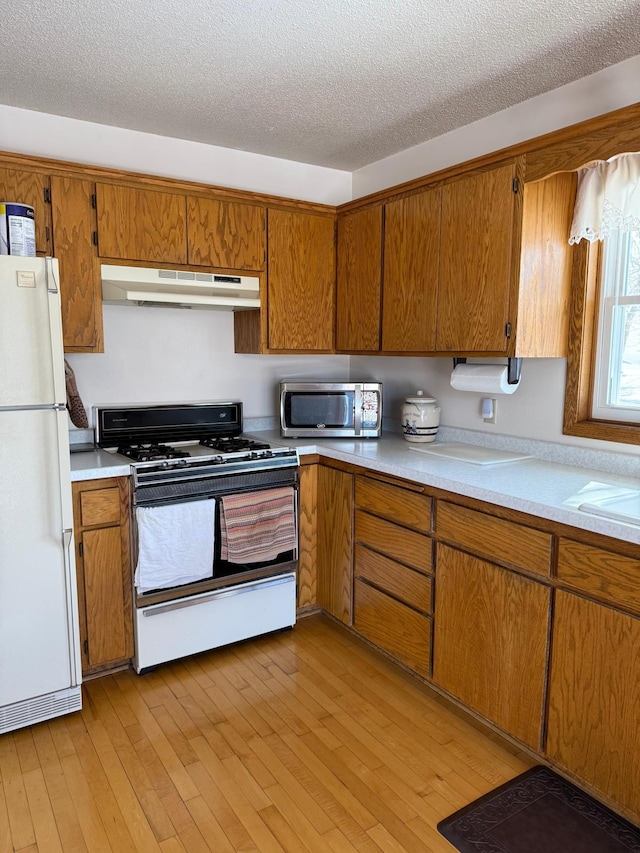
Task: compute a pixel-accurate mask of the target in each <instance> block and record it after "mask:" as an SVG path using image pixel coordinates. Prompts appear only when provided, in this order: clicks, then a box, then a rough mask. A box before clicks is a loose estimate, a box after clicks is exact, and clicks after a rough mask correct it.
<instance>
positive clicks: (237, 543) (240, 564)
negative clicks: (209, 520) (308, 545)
mask: <svg viewBox="0 0 640 853" xmlns="http://www.w3.org/2000/svg"><path fill="white" fill-rule="evenodd" d="M216 504H217V506H216V536H215V554H216V557H215V561H214V577H215V578H230V577H234V576H237V575H239V574H241V575H244V574H247V573H249V574H253V573H255V572H258V571H259V572H263V571H265V570H269V569H271V570H273V572H274V573H275V572H279V571H284V570H287V569H292V568H295V566H296V563H297V559H298V490H297V484H285V485H273V486H269V487H267V488H260V489H254V490H251V491H240V492H232V493H229V494H224V495H221V496H220V497H218V499H217V501H216Z"/></svg>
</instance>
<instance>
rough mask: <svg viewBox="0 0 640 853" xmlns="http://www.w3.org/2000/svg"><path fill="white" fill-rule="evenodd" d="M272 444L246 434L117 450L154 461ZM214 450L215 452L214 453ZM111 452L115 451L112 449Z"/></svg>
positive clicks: (266, 447)
mask: <svg viewBox="0 0 640 853" xmlns="http://www.w3.org/2000/svg"><path fill="white" fill-rule="evenodd" d="M271 449H272V448H271V445H269V444H268V443H267V442H265V441H259V440H258V439H254V438H245V437H244V436H238V435H235V436H212V437H210V438H203V439H202V440H201V441H200V442H199V443H197V444H196V443H190V444H186V445H185V444H178V445H173V444H153V443H152V444H130V445H121V446H120V447H118V449H117V450H116V451H115V452H116V453H119V454H120V455H121V456H126V457H127V459H131V460H133V461H134V462H153V461H155V460H161V459H184V458H186V457H191V456H207V457H208V456H214V455H217V454H220V453H223V454H225V455H226V454H229V453H246V452H247V451H257V450H260V451H269V450H271ZM212 451H214V453H212ZM110 452H114V451H113V450H111V451H110Z"/></svg>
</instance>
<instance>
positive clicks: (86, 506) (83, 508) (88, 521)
mask: <svg viewBox="0 0 640 853" xmlns="http://www.w3.org/2000/svg"><path fill="white" fill-rule="evenodd" d="M80 515H81V522H82V526H83V527H89V526H91V525H93V524H120V494H119V492H118V489H116V488H113V489H93V490H91V491H87V492H81V494H80Z"/></svg>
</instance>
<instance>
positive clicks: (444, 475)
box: [71, 430, 640, 545]
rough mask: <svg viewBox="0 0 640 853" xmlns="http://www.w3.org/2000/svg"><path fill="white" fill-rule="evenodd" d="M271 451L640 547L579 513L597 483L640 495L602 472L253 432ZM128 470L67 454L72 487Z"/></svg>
mask: <svg viewBox="0 0 640 853" xmlns="http://www.w3.org/2000/svg"><path fill="white" fill-rule="evenodd" d="M252 434H253V435H256V436H260V437H262V438H264V439H265V440H268V441H270V442H271V443H273V444H282V445H288V446H292V447H297V448H298V450H299V453H300V455H301V456H303V455H306V454H314V453H317V454H319V455H321V456H325V457H328V458H330V459H336V460H338V461H341V462H350V463H352V464H355V465H360V466H361V467H363V468H368V469H370V470H373V471H379V472H380V473H383V474H389V475H391V476H396V477H402V478H404V479H407V480H413V481H414V482H417V483H422V484H424V485H426V486H431V487H433V488H437V489H442V490H444V491H448V492H452V493H454V494H459V495H465V496H466V497H470V498H476V499H477V500H481V501H486V502H488V503H491V504H495V505H497V506H502V507H506V508H508V509H514V510H519V511H521V512H526V513H529V514H531V515H535V516H539V517H541V518H546V519H549V520H551V521H557V522H560V523H563V524H569V525H572V526H573V527H578V528H580V529H582V530H591V531H594V532H596V533H600V534H602V535H605V536H613V537H615V538H616V539H622V540H625V541H627V542H633V543H636V544H639V545H640V525H635V524H627V523H625V522H622V521H614V520H611V519H607V518H601V517H598V516H595V515H590V514H588V513H585V512H582V511H580V510H578V504H579V503H581V502H583V501H585V500H587V499H588V496H589V494H590V493H591V491H592V490H593V489H598V484H603V486H605V487H610V486H613V487H615V486H621V487H626V488H632V489H638V488H640V480H639V479H638V478H635V477H625V476H622V475H619V474H611V473H607V472H605V471H599V470H594V469H590V468H583V467H578V466H575V465H564V464H561V463H558V462H548V461H544V460H542V459H536V458H532V459H525V460H522V461H517V462H505V463H501V464H497V465H474V464H471V463H468V462H458V461H455V460H452V459H444V458H438V457H436V456H430V455H427V454H425V453H419V452H415V451H412V450H410V443H409V442H407V441H405V439H404V438H403V437H402V435H400V434H396V433H386V434H384V435H383V437H382V438H380V439H369V440H360V441H355V440H351V439H333V440H332V439H322V440H321V441H317V440H315V439H311V440H304V439H295V440H293V439H284V438H281V436H280V433H279V431H277V430H271V431H267V432H260V433H256V432H253V433H252ZM129 473H130V469H129V465H127V464H122V463H120V462H119V461H118V460H117V459H115V458H114V457H113V456H112V455H111V454H109V453H105V452H104V451H100V450H98V451H91V452H87V453H73V454H71V479H72V481H79V480H92V479H96V478H102V477H119V476H127V475H128V474H129Z"/></svg>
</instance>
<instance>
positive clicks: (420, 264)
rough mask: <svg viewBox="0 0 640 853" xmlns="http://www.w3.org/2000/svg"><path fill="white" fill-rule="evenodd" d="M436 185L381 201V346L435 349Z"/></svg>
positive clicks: (397, 349)
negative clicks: (382, 206)
mask: <svg viewBox="0 0 640 853" xmlns="http://www.w3.org/2000/svg"><path fill="white" fill-rule="evenodd" d="M441 195H442V190H441V188H440V187H438V188H436V189H432V190H427V191H425V192H421V193H418V194H417V195H412V196H409V197H407V198H401V199H398V200H396V201H392V202H390V203H389V204H387V205H385V232H384V280H383V290H382V349H383V350H384V351H385V352H424V351H425V350H433V349H435V336H436V335H435V333H436V306H437V300H438V260H439V243H440V205H441Z"/></svg>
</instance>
